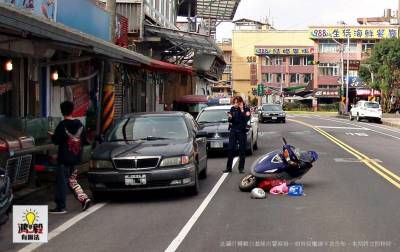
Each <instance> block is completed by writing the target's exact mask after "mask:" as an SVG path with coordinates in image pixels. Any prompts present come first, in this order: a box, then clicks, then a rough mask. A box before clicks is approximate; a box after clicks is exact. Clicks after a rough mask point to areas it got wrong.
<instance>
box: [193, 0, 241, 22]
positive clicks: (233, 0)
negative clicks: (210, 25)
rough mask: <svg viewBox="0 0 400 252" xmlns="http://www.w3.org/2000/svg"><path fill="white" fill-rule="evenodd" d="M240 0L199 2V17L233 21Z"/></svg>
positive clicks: (202, 0) (206, 0)
mask: <svg viewBox="0 0 400 252" xmlns="http://www.w3.org/2000/svg"><path fill="white" fill-rule="evenodd" d="M239 3H240V0H197V5H196V7H197V17H201V18H204V19H208V18H209V19H216V20H223V21H232V20H233V17H234V16H235V13H236V10H237V7H238V5H239Z"/></svg>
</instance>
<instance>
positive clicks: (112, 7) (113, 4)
mask: <svg viewBox="0 0 400 252" xmlns="http://www.w3.org/2000/svg"><path fill="white" fill-rule="evenodd" d="M106 4H107V5H106V9H107V10H108V12H109V13H110V15H111V18H110V19H111V23H110V38H111V43H114V42H115V22H116V19H115V17H116V15H117V14H116V13H117V1H116V0H107V3H106Z"/></svg>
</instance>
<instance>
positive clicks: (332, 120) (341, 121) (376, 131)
mask: <svg viewBox="0 0 400 252" xmlns="http://www.w3.org/2000/svg"><path fill="white" fill-rule="evenodd" d="M315 117H319V119H321V120H325V121H331V122H338V123H343V124H347V125H352V126H358V125H356V124H353V123H348V122H344V121H343V120H340V119H339V120H335V119H328V118H323V117H320V116H315ZM307 118H311V117H307ZM364 128H365V129H367V130H369V131H372V132H375V133H378V134H382V135H385V136H389V137H392V138H395V139H398V140H400V137H397V136H393V135H390V134H387V133H384V132H381V131H378V130H374V129H370V128H367V127H364ZM394 132H396V131H394ZM397 133H400V132H397Z"/></svg>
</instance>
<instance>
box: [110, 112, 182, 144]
mask: <svg viewBox="0 0 400 252" xmlns="http://www.w3.org/2000/svg"><path fill="white" fill-rule="evenodd" d="M188 137H189V133H188V130H187V126H186V123H185V120H184V119H183V118H182V117H171V116H154V117H136V118H128V119H124V120H121V121H120V122H118V123H117V124H116V125H115V126H114V127H113V128H112V130H111V131H110V134H109V135H108V138H107V140H108V141H136V140H147V141H152V140H162V139H187V138H188Z"/></svg>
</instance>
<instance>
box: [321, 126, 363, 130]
mask: <svg viewBox="0 0 400 252" xmlns="http://www.w3.org/2000/svg"><path fill="white" fill-rule="evenodd" d="M315 127H317V128H320V129H346V130H370V129H367V128H364V127H359V128H356V127H339V126H337V127H336V126H315Z"/></svg>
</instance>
